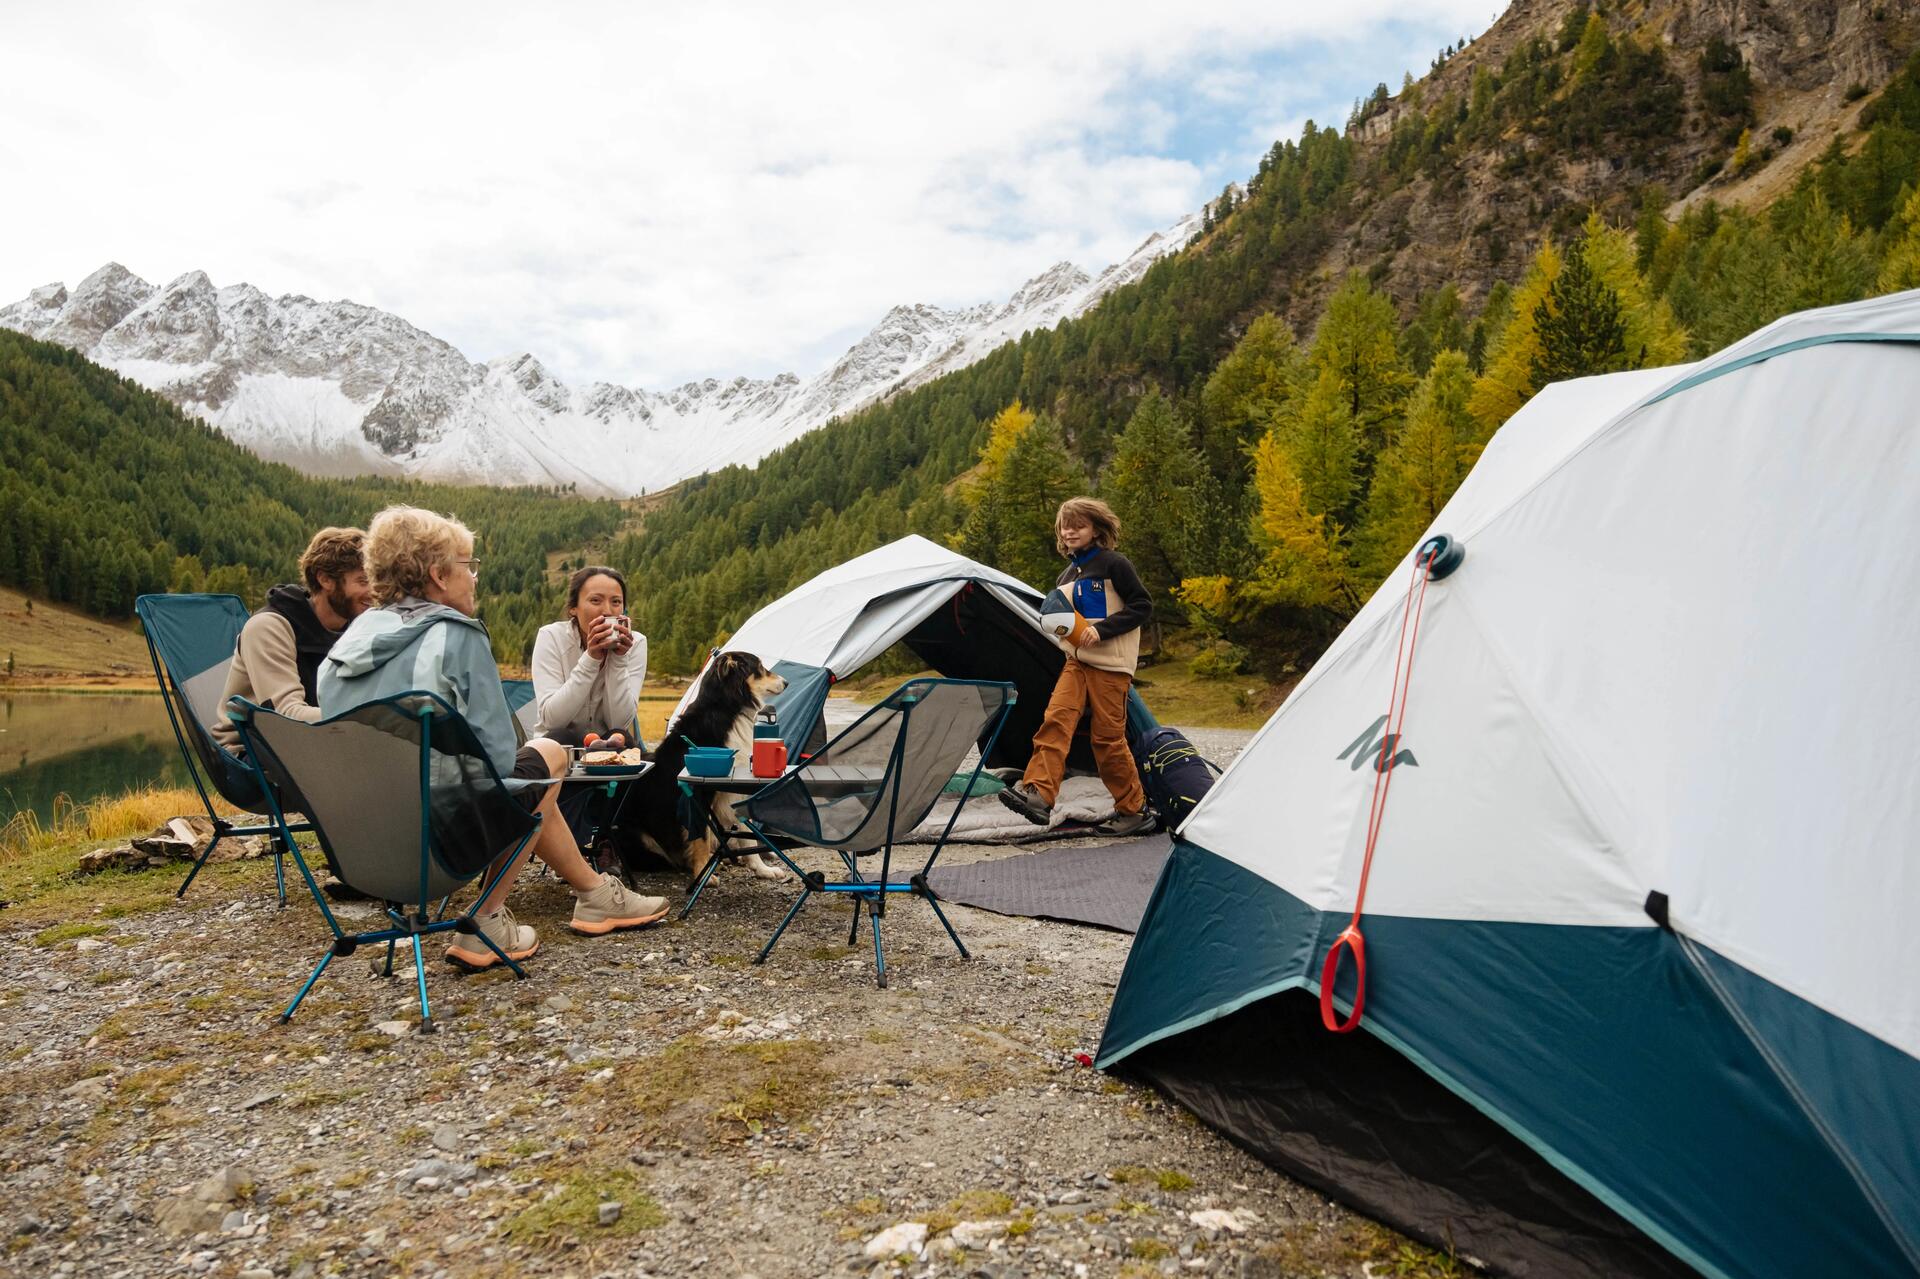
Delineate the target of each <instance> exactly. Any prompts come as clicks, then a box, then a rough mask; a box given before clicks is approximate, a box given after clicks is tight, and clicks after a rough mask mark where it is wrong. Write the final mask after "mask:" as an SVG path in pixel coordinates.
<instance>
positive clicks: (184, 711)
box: [134, 595, 313, 906]
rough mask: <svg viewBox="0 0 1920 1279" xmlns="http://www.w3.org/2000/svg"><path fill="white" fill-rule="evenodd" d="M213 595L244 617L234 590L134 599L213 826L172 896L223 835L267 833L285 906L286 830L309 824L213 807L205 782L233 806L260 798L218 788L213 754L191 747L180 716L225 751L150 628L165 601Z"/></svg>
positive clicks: (207, 747)
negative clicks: (252, 818) (238, 819)
mask: <svg viewBox="0 0 1920 1279" xmlns="http://www.w3.org/2000/svg"><path fill="white" fill-rule="evenodd" d="M215 600H218V601H228V600H230V601H232V604H233V606H234V607H235V608H236V609H237V610H238V611H239V615H240V617H241V618H242V619H244V618H245V616H246V605H245V604H244V603H243V602H242V601H241V599H240V597H239V596H237V595H225V596H204V595H203V596H177V595H142V596H141V597H140V598H139V599H138V600H136V601H135V602H134V611H135V612H137V613H138V614H139V615H140V620H141V623H142V627H141V629H142V631H143V632H144V634H145V637H146V641H147V656H148V658H149V659H150V660H151V661H152V663H153V677H154V679H155V680H156V681H158V683H159V685H160V701H161V702H162V703H163V704H164V705H165V707H166V710H167V723H168V724H170V725H171V726H172V728H173V740H174V743H175V744H176V745H177V746H179V748H180V757H181V758H182V759H184V760H185V761H186V764H187V776H188V778H190V779H191V780H192V782H193V788H194V790H195V791H197V792H199V795H200V803H201V805H202V807H204V808H205V809H206V810H207V821H208V822H210V823H211V824H212V825H213V838H212V839H210V840H208V841H207V846H206V848H205V849H204V850H203V851H202V852H201V854H200V856H199V858H198V859H196V860H195V861H194V863H193V866H192V868H191V869H189V870H188V871H187V877H186V879H184V880H182V881H181V883H180V887H179V888H178V889H177V890H175V892H174V894H173V895H174V897H176V898H181V897H185V896H186V895H187V889H188V888H190V887H192V885H193V881H194V877H195V876H197V875H198V874H199V873H200V868H201V867H202V866H205V865H206V864H207V859H208V858H210V857H212V856H213V850H214V849H215V848H217V847H218V846H219V844H220V841H221V840H223V839H225V838H227V837H228V836H241V835H266V836H268V837H269V839H270V841H271V848H272V852H273V878H274V886H275V889H276V890H277V891H278V893H279V895H280V904H281V905H282V906H285V905H286V904H287V871H286V856H287V854H288V853H289V852H291V851H292V850H293V843H292V840H291V838H290V835H291V834H292V833H293V832H297V831H309V830H312V829H313V826H312V825H311V824H310V823H307V822H294V823H291V824H288V823H284V822H268V823H267V824H265V825H262V826H236V825H234V824H233V823H232V822H230V821H228V820H227V819H226V818H224V817H222V816H220V814H219V813H218V812H216V811H215V810H214V807H213V800H212V798H210V797H209V796H208V794H207V786H208V784H209V783H210V784H211V785H212V786H213V789H214V791H215V792H216V793H217V794H219V796H220V798H222V799H224V800H226V801H227V802H228V803H230V804H232V805H233V806H234V807H236V808H251V807H252V806H253V805H254V804H255V802H257V800H258V798H259V797H258V796H254V795H241V794H240V793H238V792H235V793H234V794H229V793H228V792H227V791H226V790H225V789H223V788H222V787H221V785H220V779H219V778H218V777H216V776H215V775H214V772H213V770H212V768H210V767H209V765H208V760H209V759H210V758H212V756H211V755H208V754H196V753H195V752H194V750H193V748H192V746H191V745H189V744H188V741H187V735H186V731H185V730H184V729H182V727H181V725H180V720H181V718H182V716H187V717H190V719H191V723H192V728H193V731H194V732H195V733H197V734H199V737H198V738H196V739H195V740H197V741H198V742H199V743H200V745H201V749H202V750H203V751H207V752H214V751H218V752H220V753H221V754H222V755H224V754H225V753H226V752H225V751H224V749H223V748H222V747H221V746H220V744H219V743H218V742H215V741H214V740H213V739H212V737H211V736H210V735H208V733H207V730H206V727H205V726H204V725H203V724H201V723H200V722H199V720H198V718H194V717H193V704H192V703H191V702H190V701H189V700H188V699H187V695H186V692H185V690H184V689H182V688H181V686H180V681H179V680H178V679H177V678H175V676H174V669H173V663H171V662H169V661H167V660H165V659H164V658H163V657H162V656H161V653H160V649H159V647H158V646H157V645H156V643H155V640H154V632H155V630H156V629H157V626H156V623H157V622H158V621H159V620H160V614H161V612H162V611H163V610H165V609H168V608H169V607H172V605H170V604H169V601H181V602H189V601H190V602H192V603H194V604H203V603H208V602H211V601H215ZM237 637H238V630H237V628H236V630H235V638H237ZM226 648H227V650H228V653H227V659H228V661H231V660H232V656H233V654H232V649H233V640H228V641H227V642H226ZM176 703H177V706H176ZM233 765H234V767H235V768H236V769H242V768H246V767H247V765H246V763H245V762H244V761H242V760H234V761H233ZM252 773H253V776H254V778H255V779H256V780H257V781H258V780H259V772H258V770H252ZM260 785H261V786H262V787H263V788H264V790H265V792H266V793H267V794H271V793H272V788H271V787H268V786H266V783H265V782H264V781H260Z"/></svg>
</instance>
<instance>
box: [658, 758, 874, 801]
mask: <svg viewBox="0 0 1920 1279" xmlns="http://www.w3.org/2000/svg"><path fill="white" fill-rule="evenodd" d="M798 767H799V766H798V765H796V766H795V768H789V769H788V770H787V771H786V772H785V773H782V774H781V775H780V777H755V776H754V775H753V772H752V768H751V765H743V764H735V765H734V771H733V772H731V773H728V774H727V775H726V776H724V777H695V776H694V775H693V774H691V773H688V772H685V771H684V770H683V771H682V772H681V774H680V780H681V781H683V782H685V783H686V784H687V785H689V786H691V787H693V788H695V789H696V790H711V791H723V792H725V793H727V794H730V795H733V794H739V795H757V794H759V793H760V792H761V791H763V790H765V789H766V788H767V787H769V786H771V785H773V784H774V783H775V782H777V781H780V780H781V778H784V777H787V776H790V775H792V773H793V772H794V771H795V769H796V768H798ZM886 773H887V770H886V769H885V768H884V767H871V768H869V767H865V766H863V765H858V764H809V765H807V766H806V772H805V774H804V775H803V780H804V781H805V782H806V784H807V786H808V787H809V788H811V789H813V790H816V791H819V790H828V791H831V790H849V791H852V790H864V789H865V788H867V787H869V786H877V785H879V784H880V779H881V778H883V777H885V776H886Z"/></svg>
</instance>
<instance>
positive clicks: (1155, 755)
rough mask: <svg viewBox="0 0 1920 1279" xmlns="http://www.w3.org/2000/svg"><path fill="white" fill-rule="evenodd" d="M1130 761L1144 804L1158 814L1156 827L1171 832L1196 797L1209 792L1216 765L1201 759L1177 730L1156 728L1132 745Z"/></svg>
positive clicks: (1218, 767)
mask: <svg viewBox="0 0 1920 1279" xmlns="http://www.w3.org/2000/svg"><path fill="white" fill-rule="evenodd" d="M1133 758H1134V762H1135V763H1137V764H1138V765H1139V766H1140V784H1141V786H1143V787H1145V788H1146V792H1147V802H1148V803H1149V804H1151V805H1153V810H1154V811H1155V812H1156V813H1159V814H1160V828H1161V829H1162V830H1172V829H1173V828H1174V827H1176V826H1178V825H1179V824H1180V823H1181V822H1183V821H1185V820H1186V817H1187V814H1188V813H1191V812H1192V811H1193V809H1194V805H1196V804H1198V803H1199V802H1200V797H1201V796H1203V795H1205V794H1206V793H1207V792H1208V791H1210V790H1212V789H1213V779H1214V778H1215V777H1217V776H1218V775H1219V774H1220V771H1221V769H1220V766H1219V765H1218V764H1215V763H1214V762H1213V761H1211V760H1209V759H1205V758H1203V757H1202V756H1201V754H1200V752H1199V751H1198V750H1196V749H1194V745H1193V743H1192V742H1190V741H1188V740H1187V735H1186V734H1185V733H1182V732H1181V731H1180V730H1179V729H1177V728H1156V729H1154V730H1153V731H1152V732H1150V733H1147V734H1145V735H1144V736H1142V737H1140V738H1139V739H1138V740H1137V741H1135V742H1134V746H1133Z"/></svg>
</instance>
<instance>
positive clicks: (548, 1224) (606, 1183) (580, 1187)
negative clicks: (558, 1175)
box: [500, 1168, 667, 1246]
mask: <svg viewBox="0 0 1920 1279" xmlns="http://www.w3.org/2000/svg"><path fill="white" fill-rule="evenodd" d="M609 1200H613V1201H617V1202H618V1203H619V1204H620V1220H618V1221H616V1222H614V1223H613V1224H612V1225H610V1226H602V1225H600V1224H599V1221H600V1216H599V1214H600V1205H601V1204H602V1203H605V1202H607V1201H609ZM666 1220H667V1216H666V1214H665V1213H664V1212H662V1211H660V1205H659V1204H657V1203H655V1202H654V1200H653V1197H652V1196H651V1195H649V1194H647V1192H646V1188H645V1186H644V1185H643V1184H642V1183H641V1181H640V1179H639V1178H638V1177H637V1176H635V1175H634V1174H633V1173H631V1172H629V1171H627V1170H626V1169H625V1168H600V1169H592V1168H583V1169H580V1170H579V1171H577V1172H572V1173H569V1174H568V1175H567V1176H566V1177H565V1178H563V1179H562V1180H561V1181H560V1182H559V1183H558V1184H557V1185H556V1186H555V1187H554V1189H553V1190H552V1191H551V1192H550V1193H549V1194H548V1195H547V1197H546V1198H544V1199H542V1200H541V1201H540V1202H538V1203H536V1204H534V1205H532V1206H531V1207H528V1208H524V1209H522V1210H521V1211H520V1212H518V1213H516V1214H514V1215H513V1216H512V1217H509V1218H508V1219H507V1220H506V1221H504V1222H502V1223H501V1225H500V1236H501V1238H503V1239H507V1240H509V1241H511V1242H513V1243H518V1244H539V1245H545V1246H555V1245H561V1244H564V1243H566V1242H568V1241H573V1242H580V1241H584V1240H587V1239H590V1238H593V1237H596V1236H600V1235H606V1236H624V1235H633V1234H638V1233H639V1232H640V1231H643V1230H651V1229H653V1228H654V1227H656V1226H660V1225H664V1224H665V1223H666Z"/></svg>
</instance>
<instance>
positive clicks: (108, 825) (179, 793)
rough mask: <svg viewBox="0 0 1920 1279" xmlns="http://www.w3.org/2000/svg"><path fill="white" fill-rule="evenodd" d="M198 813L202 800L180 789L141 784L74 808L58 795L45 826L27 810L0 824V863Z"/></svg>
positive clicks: (126, 834) (125, 834)
mask: <svg viewBox="0 0 1920 1279" xmlns="http://www.w3.org/2000/svg"><path fill="white" fill-rule="evenodd" d="M199 811H200V797H199V796H198V795H196V794H195V793H194V792H193V791H190V790H186V789H184V788H182V789H177V790H159V789H156V788H154V787H151V786H145V787H141V788H140V789H139V790H131V791H128V792H127V793H126V794H124V795H120V796H117V797H115V798H111V799H97V800H94V801H93V802H92V803H90V804H76V803H74V802H73V801H72V800H70V799H68V798H67V797H66V796H65V795H61V796H58V797H57V798H55V800H54V801H53V819H52V821H50V822H48V823H47V824H46V825H42V824H41V823H40V820H39V818H37V817H36V816H35V815H34V814H33V813H32V812H31V811H28V812H20V813H15V814H14V815H13V818H12V820H10V821H9V822H8V823H7V824H6V825H5V826H0V863H7V862H13V861H18V860H20V859H21V858H24V857H29V856H32V855H33V854H35V853H44V852H47V851H49V850H52V849H57V848H63V847H67V846H71V845H78V844H98V843H104V842H105V841H107V840H110V839H125V838H127V837H129V836H133V835H144V834H146V833H147V832H148V831H150V830H152V829H153V828H154V827H156V826H160V825H163V824H165V823H166V822H168V821H170V820H172V819H173V818H175V817H178V816H180V815H181V814H182V813H192V812H199Z"/></svg>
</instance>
